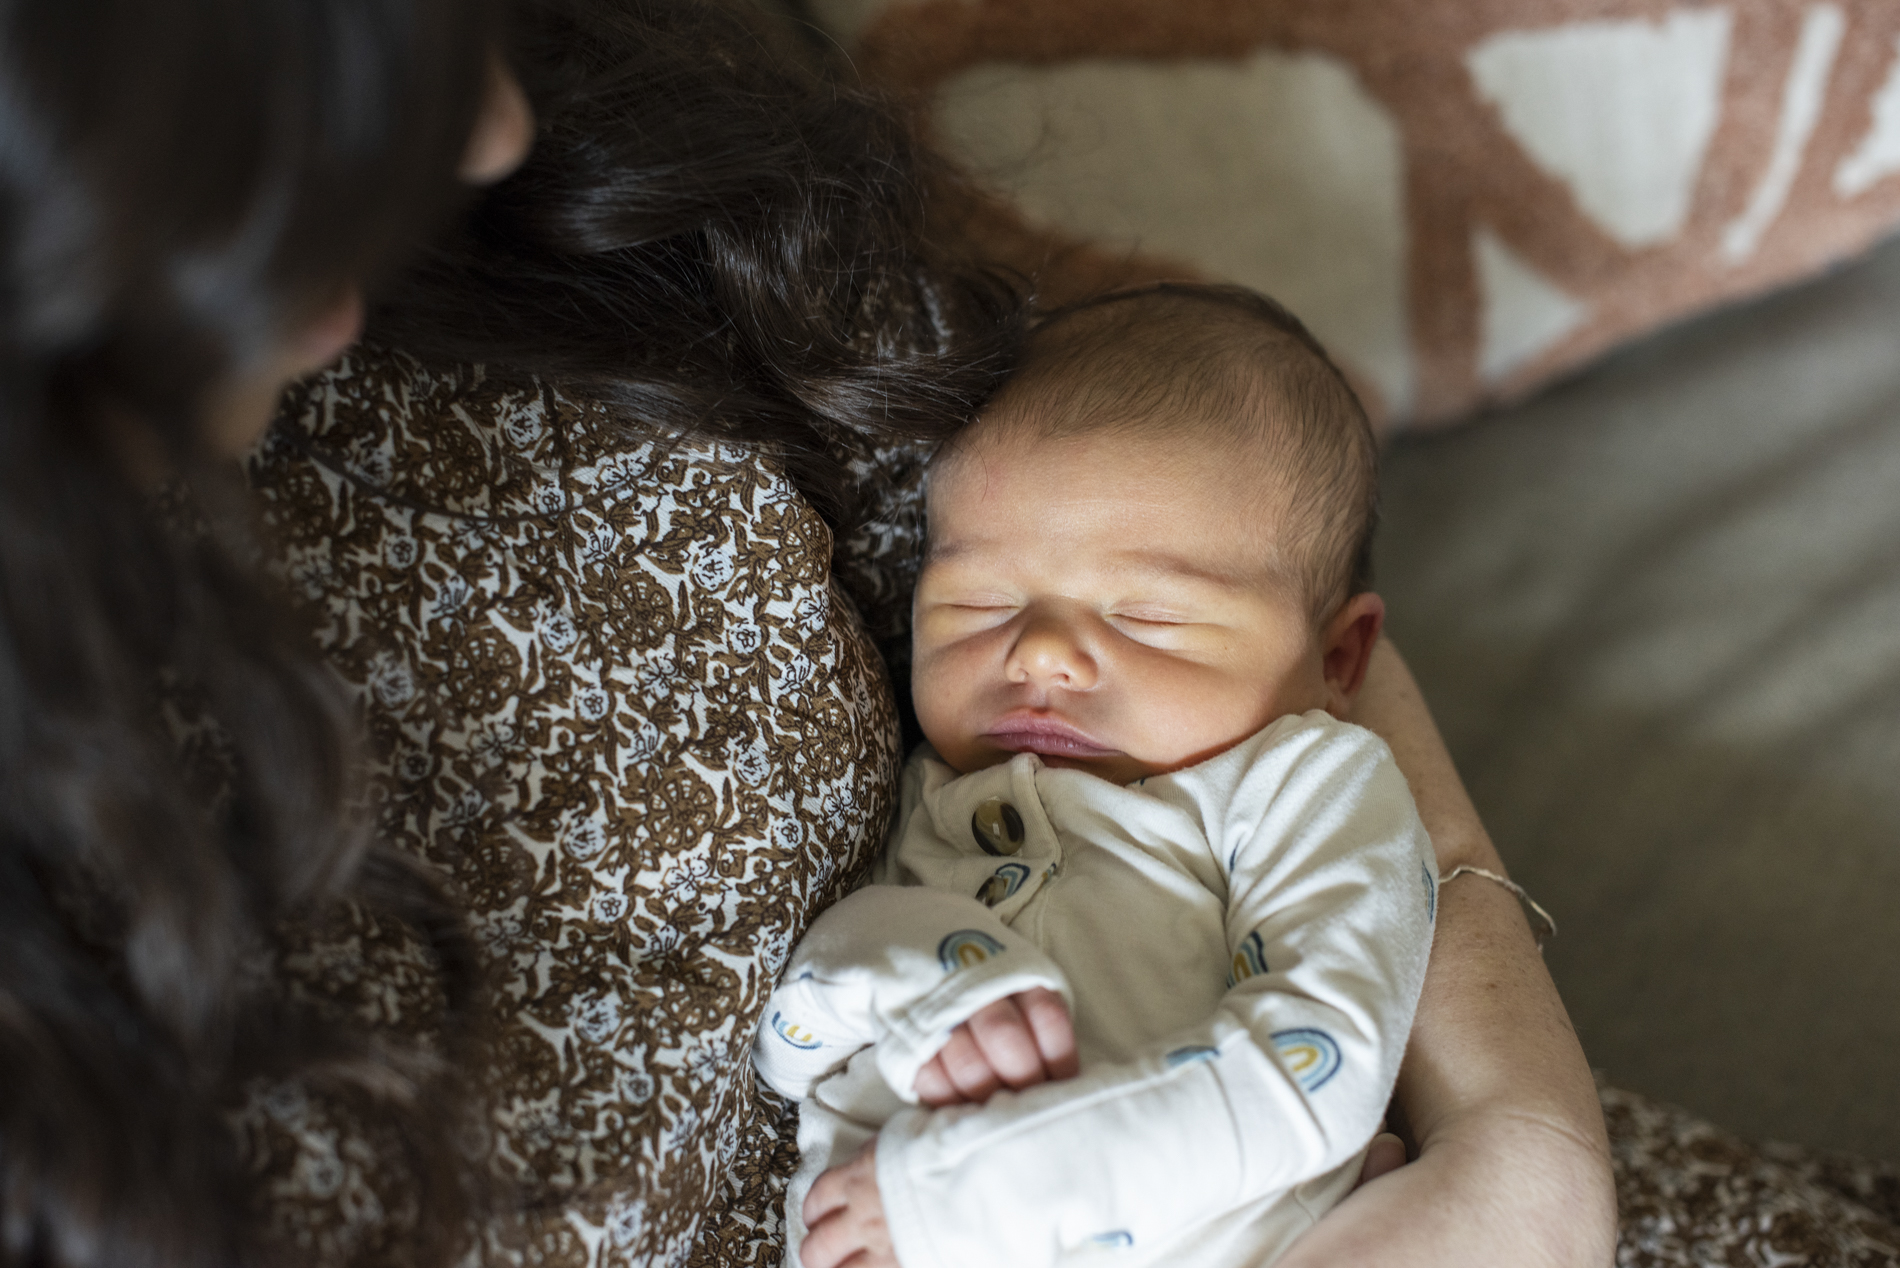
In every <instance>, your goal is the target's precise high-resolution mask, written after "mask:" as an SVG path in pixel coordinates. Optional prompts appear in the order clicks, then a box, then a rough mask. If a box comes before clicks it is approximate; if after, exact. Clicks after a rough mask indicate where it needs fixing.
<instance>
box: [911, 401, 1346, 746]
mask: <svg viewBox="0 0 1900 1268" xmlns="http://www.w3.org/2000/svg"><path fill="white" fill-rule="evenodd" d="M1185 435H1186V436H1187V437H1191V438H1192V439H1184V440H1182V441H1181V442H1180V443H1179V444H1175V445H1171V444H1169V443H1167V441H1166V439H1165V438H1156V437H1151V436H1149V435H1147V434H1145V433H1143V434H1137V435H1135V436H1133V437H1131V436H1128V435H1122V436H1119V437H1113V436H1105V437H1095V436H1087V435H1084V436H1074V437H1064V438H1060V439H1038V438H1033V437H1024V436H1020V435H1017V436H1012V435H1008V434H1007V433H1004V434H1000V435H999V434H998V433H997V431H996V430H995V429H994V428H984V427H982V426H981V425H979V429H978V431H977V432H976V433H975V434H974V436H973V437H972V438H971V439H970V440H969V441H968V443H966V444H964V445H963V446H961V447H960V448H959V449H958V450H957V451H956V452H955V453H954V454H951V455H947V456H946V457H945V458H944V459H941V460H940V461H939V463H938V465H937V466H936V467H935V468H934V469H933V470H932V472H931V486H930V501H929V507H930V551H929V555H928V557H927V560H926V562H925V565H924V570H923V575H922V577H921V578H920V580H919V583H918V589H917V599H916V613H915V664H914V670H913V680H912V686H913V691H914V694H915V698H916V704H917V716H918V719H919V721H920V722H921V723H922V724H923V729H924V734H925V735H926V736H928V737H929V739H930V742H931V744H932V745H933V746H934V747H935V748H936V750H937V752H938V753H939V754H941V755H942V756H943V758H944V760H945V761H947V762H948V763H949V764H950V765H951V766H953V767H954V768H956V769H957V770H958V771H962V772H969V771H973V770H977V769H980V768H982V767H985V766H993V765H995V764H997V763H999V762H1004V761H1007V760H1008V759H1009V757H1010V756H1011V755H1012V754H1014V753H1019V752H1031V753H1036V754H1039V755H1040V756H1041V757H1042V758H1043V760H1044V761H1046V762H1047V763H1049V764H1050V765H1052V766H1071V767H1078V768H1080V769H1083V770H1087V771H1090V772H1092V773H1094V774H1097V775H1100V776H1102V777H1103V778H1104V779H1109V780H1113V781H1114V782H1116V783H1127V782H1129V781H1132V780H1135V779H1138V778H1140V777H1142V776H1144V775H1152V774H1159V773H1162V772H1165V771H1171V770H1178V769H1180V768H1182V767H1184V766H1191V765H1193V764H1194V763H1196V762H1199V761H1202V760H1205V759H1206V758H1209V757H1212V756H1213V755H1214V754H1216V753H1219V752H1221V751H1222V750H1224V749H1227V748H1229V747H1231V746H1232V745H1234V744H1237V743H1239V742H1240V741H1241V740H1243V739H1245V738H1247V737H1248V736H1249V735H1252V734H1253V733H1254V732H1255V731H1258V730H1260V729H1261V728H1262V727H1264V726H1265V725H1266V724H1267V723H1269V722H1271V721H1273V719H1275V718H1277V717H1280V716H1282V715H1284V714H1287V713H1298V712H1304V711H1305V710H1307V709H1314V708H1321V707H1323V706H1324V705H1325V704H1326V702H1327V691H1326V682H1325V674H1324V668H1323V664H1322V654H1321V648H1320V640H1319V638H1318V636H1317V634H1316V631H1315V630H1314V628H1313V623H1312V619H1311V616H1310V614H1309V613H1308V611H1307V610H1306V606H1305V604H1304V603H1303V602H1302V600H1301V598H1300V596H1298V595H1297V594H1295V593H1294V592H1293V591H1294V588H1293V587H1292V586H1289V585H1286V584H1284V583H1282V582H1281V581H1279V580H1278V579H1277V578H1276V577H1275V576H1274V575H1273V574H1272V573H1271V572H1270V571H1269V569H1268V567H1267V566H1266V564H1265V562H1264V560H1265V559H1266V557H1267V553H1268V549H1269V547H1270V546H1271V545H1272V543H1273V540H1274V534H1275V531H1276V528H1277V521H1278V519H1279V515H1278V501H1279V500H1278V499H1277V498H1275V497H1273V496H1271V493H1270V482H1269V481H1268V479H1267V478H1266V476H1265V473H1263V472H1262V471H1261V470H1259V468H1258V465H1257V464H1249V463H1248V462H1246V461H1245V460H1243V459H1238V458H1237V457H1236V455H1235V452H1234V450H1233V449H1232V448H1231V447H1229V446H1225V445H1220V444H1216V443H1211V442H1209V441H1208V440H1207V438H1206V433H1205V432H1203V431H1202V430H1201V429H1199V428H1194V427H1189V428H1187V429H1185ZM1197 442H1198V443H1197ZM1177 449H1179V450H1185V451H1186V452H1176V450H1177Z"/></svg>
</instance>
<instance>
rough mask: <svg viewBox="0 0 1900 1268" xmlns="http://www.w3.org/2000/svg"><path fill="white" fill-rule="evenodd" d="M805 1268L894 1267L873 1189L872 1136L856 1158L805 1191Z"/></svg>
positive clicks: (802, 1256) (800, 1250)
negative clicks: (843, 1267)
mask: <svg viewBox="0 0 1900 1268" xmlns="http://www.w3.org/2000/svg"><path fill="white" fill-rule="evenodd" d="M805 1227H806V1228H808V1229H809V1230H810V1231H809V1232H807V1233H806V1234H805V1244H804V1245H802V1246H800V1247H799V1248H798V1257H799V1258H800V1259H802V1260H803V1261H804V1263H805V1268H837V1265H839V1264H843V1263H847V1262H848V1263H849V1264H850V1265H851V1268H898V1263H897V1253H896V1252H895V1251H893V1250H892V1249H891V1230H890V1227H889V1225H887V1224H885V1222H884V1198H883V1195H881V1194H880V1193H878V1191H877V1139H876V1137H873V1138H872V1139H871V1143H870V1144H868V1145H866V1146H865V1147H864V1148H863V1149H861V1150H859V1151H858V1155H857V1157H855V1158H853V1159H852V1160H851V1161H850V1162H847V1163H845V1164H844V1165H843V1166H841V1167H833V1168H832V1169H831V1170H829V1171H827V1172H825V1174H823V1175H821V1176H819V1177H818V1182H817V1183H816V1184H814V1185H812V1186H811V1192H810V1193H808V1194H806V1195H805Z"/></svg>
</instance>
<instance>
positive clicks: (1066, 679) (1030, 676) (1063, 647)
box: [1008, 611, 1100, 691]
mask: <svg viewBox="0 0 1900 1268" xmlns="http://www.w3.org/2000/svg"><path fill="white" fill-rule="evenodd" d="M1008 669H1009V680H1010V681H1011V682H1029V683H1036V684H1038V685H1041V686H1051V687H1063V688H1066V689H1067V690H1070V691H1086V690H1088V689H1089V688H1090V687H1093V686H1094V685H1095V683H1096V681H1097V679H1098V678H1099V677H1100V669H1099V667H1098V666H1097V664H1096V661H1095V656H1094V654H1093V652H1092V651H1091V650H1090V648H1089V643H1088V639H1087V637H1086V633H1085V631H1084V630H1083V629H1082V628H1081V622H1080V621H1079V620H1077V619H1076V618H1075V617H1074V616H1073V614H1064V613H1059V612H1049V611H1032V612H1031V613H1030V615H1029V618H1028V620H1027V621H1025V622H1024V624H1023V628H1022V631H1021V632H1020V633H1019V634H1018V635H1017V636H1016V642H1015V644H1014V645H1013V646H1012V647H1011V648H1010V655H1009V665H1008Z"/></svg>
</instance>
